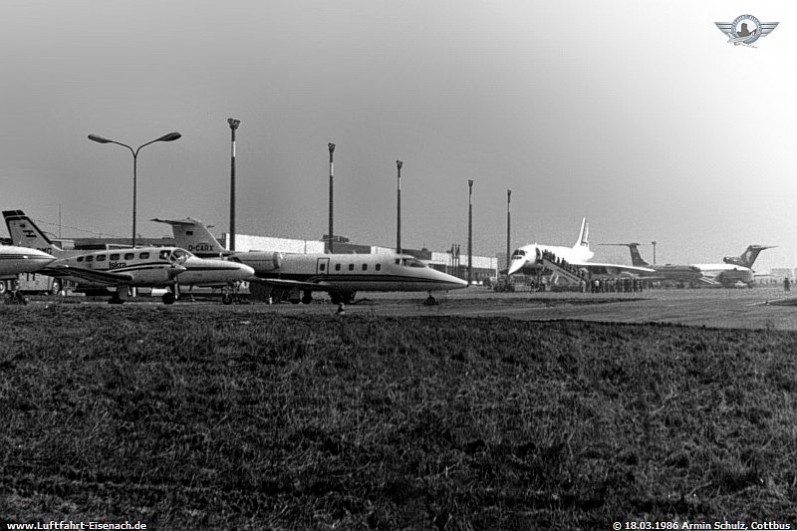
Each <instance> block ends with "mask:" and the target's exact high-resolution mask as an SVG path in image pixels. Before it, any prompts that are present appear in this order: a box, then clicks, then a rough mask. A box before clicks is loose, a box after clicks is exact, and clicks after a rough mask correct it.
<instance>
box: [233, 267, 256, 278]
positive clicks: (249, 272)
mask: <svg viewBox="0 0 797 531" xmlns="http://www.w3.org/2000/svg"><path fill="white" fill-rule="evenodd" d="M237 265H238V273H239V274H240V280H246V279H248V278H252V277H253V276H255V269H254V268H253V267H252V266H248V265H245V264H237Z"/></svg>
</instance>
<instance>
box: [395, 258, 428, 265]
mask: <svg viewBox="0 0 797 531" xmlns="http://www.w3.org/2000/svg"><path fill="white" fill-rule="evenodd" d="M401 265H403V266H408V267H426V265H424V263H423V262H421V261H420V260H418V259H416V258H402V259H401Z"/></svg>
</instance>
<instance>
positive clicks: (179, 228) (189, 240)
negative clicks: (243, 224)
mask: <svg viewBox="0 0 797 531" xmlns="http://www.w3.org/2000/svg"><path fill="white" fill-rule="evenodd" d="M151 221H157V222H159V223H168V224H169V225H171V226H172V233H173V234H174V244H175V245H176V246H177V247H182V248H183V249H186V250H188V251H191V252H192V253H194V254H195V255H197V256H199V257H200V258H202V257H218V256H221V255H225V254H230V252H229V251H227V250H226V249H224V247H222V246H221V244H220V243H219V241H218V240H217V239H216V238H215V237H214V236H213V235H212V234H211V233H210V231H209V230H208V228H207V227H206V226H205V224H204V223H202V222H201V221H199V220H198V219H194V218H185V219H159V218H155V219H152V220H151Z"/></svg>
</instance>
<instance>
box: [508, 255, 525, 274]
mask: <svg viewBox="0 0 797 531" xmlns="http://www.w3.org/2000/svg"><path fill="white" fill-rule="evenodd" d="M524 265H526V258H525V257H523V256H517V257H513V258H512V263H511V264H509V270H508V271H507V273H506V274H507V275H513V274H515V273H517V272H518V271H520V270H521V269H523V266H524Z"/></svg>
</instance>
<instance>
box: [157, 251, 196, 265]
mask: <svg viewBox="0 0 797 531" xmlns="http://www.w3.org/2000/svg"><path fill="white" fill-rule="evenodd" d="M162 254H163V253H161V255H162ZM193 256H194V255H193V254H192V253H190V252H188V251H186V250H185V249H174V250H173V251H172V252H171V254H170V255H169V257H168V260H169V262H171V263H173V264H182V263H183V262H185V261H186V260H188V259H189V258H192V257H193Z"/></svg>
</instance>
